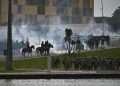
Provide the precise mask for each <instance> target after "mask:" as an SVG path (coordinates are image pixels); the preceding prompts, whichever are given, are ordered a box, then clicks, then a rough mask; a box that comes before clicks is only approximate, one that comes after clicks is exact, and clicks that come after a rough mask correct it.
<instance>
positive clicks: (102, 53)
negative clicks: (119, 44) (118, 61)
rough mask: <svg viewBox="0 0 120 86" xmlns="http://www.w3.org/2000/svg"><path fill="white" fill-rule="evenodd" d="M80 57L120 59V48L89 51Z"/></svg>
mask: <svg viewBox="0 0 120 86" xmlns="http://www.w3.org/2000/svg"><path fill="white" fill-rule="evenodd" d="M80 56H81V57H89V56H91V57H92V56H96V57H111V58H120V48H112V49H101V50H96V51H87V52H82V53H81V55H80Z"/></svg>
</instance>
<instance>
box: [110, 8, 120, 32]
mask: <svg viewBox="0 0 120 86" xmlns="http://www.w3.org/2000/svg"><path fill="white" fill-rule="evenodd" d="M109 24H110V25H111V27H112V30H113V31H115V32H117V31H118V30H120V7H118V8H117V9H116V10H115V11H114V13H113V15H112V18H110V21H109Z"/></svg>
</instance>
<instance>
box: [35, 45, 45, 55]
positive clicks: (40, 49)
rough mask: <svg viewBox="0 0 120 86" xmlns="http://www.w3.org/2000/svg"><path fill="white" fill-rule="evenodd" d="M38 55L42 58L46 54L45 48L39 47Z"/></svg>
mask: <svg viewBox="0 0 120 86" xmlns="http://www.w3.org/2000/svg"><path fill="white" fill-rule="evenodd" d="M36 54H37V55H41V56H42V55H43V54H44V47H37V48H36Z"/></svg>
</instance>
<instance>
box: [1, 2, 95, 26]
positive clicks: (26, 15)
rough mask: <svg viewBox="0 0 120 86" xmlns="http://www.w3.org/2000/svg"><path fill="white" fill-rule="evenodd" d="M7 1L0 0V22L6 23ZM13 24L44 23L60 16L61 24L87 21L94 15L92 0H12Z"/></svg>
mask: <svg viewBox="0 0 120 86" xmlns="http://www.w3.org/2000/svg"><path fill="white" fill-rule="evenodd" d="M8 1H9V0H0V24H7V14H8ZM12 1H13V6H12V7H13V20H14V22H13V23H15V24H19V23H21V22H23V21H24V22H25V23H26V22H28V23H32V24H37V23H45V22H44V19H46V18H47V19H49V18H52V19H53V18H56V17H58V16H59V17H60V18H61V20H62V23H63V24H81V23H87V22H88V20H89V19H90V18H91V17H92V18H93V16H94V0H12Z"/></svg>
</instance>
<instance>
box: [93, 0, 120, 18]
mask: <svg viewBox="0 0 120 86" xmlns="http://www.w3.org/2000/svg"><path fill="white" fill-rule="evenodd" d="M94 6H95V7H94V9H95V10H94V16H101V15H102V12H101V0H95V2H94ZM119 6H120V0H103V8H104V9H103V10H104V11H103V12H104V16H108V17H110V16H112V13H113V12H114V11H115V9H116V8H118V7H119Z"/></svg>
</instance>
